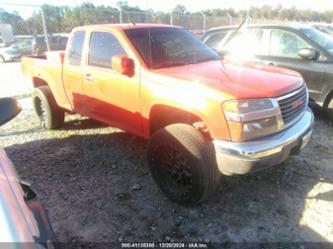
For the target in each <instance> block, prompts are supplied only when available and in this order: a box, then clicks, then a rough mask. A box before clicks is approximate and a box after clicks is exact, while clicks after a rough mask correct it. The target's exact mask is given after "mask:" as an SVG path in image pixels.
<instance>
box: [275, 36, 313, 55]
mask: <svg viewBox="0 0 333 249" xmlns="http://www.w3.org/2000/svg"><path fill="white" fill-rule="evenodd" d="M270 45H271V46H270V55H271V56H278V57H288V58H298V59H299V58H300V57H299V56H298V51H299V50H300V49H302V48H310V47H311V46H310V45H309V44H308V43H307V42H306V41H304V40H303V39H302V38H301V37H299V36H297V35H296V34H294V33H291V32H288V31H284V30H272V31H271V39H270Z"/></svg>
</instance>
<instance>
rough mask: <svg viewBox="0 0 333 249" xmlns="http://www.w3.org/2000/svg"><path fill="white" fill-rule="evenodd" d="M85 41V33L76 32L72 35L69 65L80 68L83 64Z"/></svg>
mask: <svg viewBox="0 0 333 249" xmlns="http://www.w3.org/2000/svg"><path fill="white" fill-rule="evenodd" d="M84 39H85V32H84V31H76V32H74V33H73V35H72V39H71V41H70V44H69V50H68V57H67V59H68V64H69V65H72V66H79V65H80V64H81V58H82V52H83V45H84Z"/></svg>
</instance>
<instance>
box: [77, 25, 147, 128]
mask: <svg viewBox="0 0 333 249" xmlns="http://www.w3.org/2000/svg"><path fill="white" fill-rule="evenodd" d="M115 55H128V53H127V52H126V50H125V48H124V47H123V46H122V44H121V42H120V41H119V40H118V38H117V37H116V35H114V34H113V33H112V32H111V31H93V32H91V35H90V41H89V54H88V58H87V61H86V66H85V70H84V84H83V85H84V93H85V96H86V100H87V101H86V104H87V106H88V108H89V116H91V117H93V118H95V119H97V120H100V121H102V122H105V123H108V124H110V125H114V126H116V127H119V128H122V129H125V130H127V131H129V132H132V133H134V134H140V133H141V132H142V129H141V115H140V102H139V83H140V82H139V69H138V68H136V70H135V71H136V72H135V75H134V76H133V77H128V76H126V75H122V74H120V73H118V72H116V71H115V70H113V69H112V65H111V59H112V57H113V56H115Z"/></svg>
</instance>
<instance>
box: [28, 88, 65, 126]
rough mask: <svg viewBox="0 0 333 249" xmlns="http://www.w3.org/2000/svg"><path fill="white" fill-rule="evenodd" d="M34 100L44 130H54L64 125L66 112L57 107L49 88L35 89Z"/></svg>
mask: <svg viewBox="0 0 333 249" xmlns="http://www.w3.org/2000/svg"><path fill="white" fill-rule="evenodd" d="M32 99H33V107H34V109H35V113H36V114H37V117H38V119H39V121H40V124H41V126H42V127H43V128H45V129H48V130H52V129H57V128H59V127H61V126H62V125H63V124H64V117H65V116H64V111H63V110H62V109H61V108H60V107H59V106H58V105H57V103H56V101H55V99H54V97H53V95H52V92H51V90H50V88H49V87H48V86H41V87H38V88H35V89H34V91H33V93H32Z"/></svg>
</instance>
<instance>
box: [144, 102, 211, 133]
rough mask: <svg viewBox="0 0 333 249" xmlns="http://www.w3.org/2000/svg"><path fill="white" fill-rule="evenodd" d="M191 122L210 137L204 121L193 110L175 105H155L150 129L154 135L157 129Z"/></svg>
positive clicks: (150, 116) (151, 113) (150, 119)
mask: <svg viewBox="0 0 333 249" xmlns="http://www.w3.org/2000/svg"><path fill="white" fill-rule="evenodd" d="M177 123H183V124H189V125H192V126H194V127H195V128H197V129H198V130H200V131H201V132H202V133H203V134H204V135H205V137H206V136H207V137H210V135H209V132H208V129H207V127H206V126H205V125H204V123H203V121H202V120H201V119H200V118H199V117H198V116H196V115H195V114H193V113H191V112H187V111H184V110H181V109H177V108H174V107H169V106H163V105H158V106H155V107H153V109H152V110H151V111H150V115H149V131H150V135H152V134H153V133H154V132H155V131H157V130H159V129H161V128H163V127H165V126H167V125H171V124H177Z"/></svg>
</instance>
